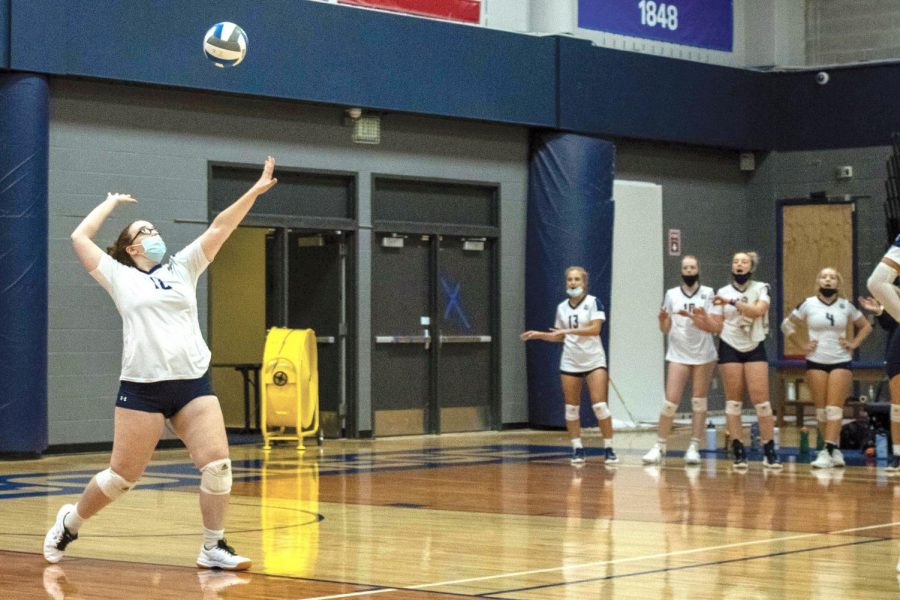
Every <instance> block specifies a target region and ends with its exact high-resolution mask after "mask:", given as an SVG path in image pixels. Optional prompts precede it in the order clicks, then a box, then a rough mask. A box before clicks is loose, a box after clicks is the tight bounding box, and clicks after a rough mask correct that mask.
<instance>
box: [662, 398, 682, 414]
mask: <svg viewBox="0 0 900 600" xmlns="http://www.w3.org/2000/svg"><path fill="white" fill-rule="evenodd" d="M676 410H678V405H677V404H675V403H673V402H669V401H668V400H663V405H662V410H661V411H659V412H660V414H661V415H663V416H664V417H674V416H675V411H676Z"/></svg>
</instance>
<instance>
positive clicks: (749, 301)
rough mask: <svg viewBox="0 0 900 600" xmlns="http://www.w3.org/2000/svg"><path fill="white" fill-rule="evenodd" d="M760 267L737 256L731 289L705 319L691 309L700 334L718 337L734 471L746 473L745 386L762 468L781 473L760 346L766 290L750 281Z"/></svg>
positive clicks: (747, 255) (722, 291)
mask: <svg viewBox="0 0 900 600" xmlns="http://www.w3.org/2000/svg"><path fill="white" fill-rule="evenodd" d="M758 264H759V257H758V256H757V254H756V252H738V253H736V254H735V255H734V256H733V257H732V259H731V277H732V281H731V283H730V284H728V285H726V286H724V287H721V288H719V290H718V291H717V292H716V295H715V297H714V298H713V303H714V304H715V306H714V307H713V309H712V311H711V312H709V313H706V311H705V310H703V309H696V308H695V309H694V313H695V318H696V319H697V320H698V321H697V322H698V323H702V324H703V325H702V326H703V328H704V329H707V330H710V331H713V332H716V333H718V334H719V373H720V374H721V376H722V384H723V386H724V388H725V420H726V422H727V424H728V433H729V434H730V435H731V439H732V442H731V448H732V452H733V453H734V468H735V469H737V470H744V469H746V468H747V453H746V450H745V449H744V444H743V442H741V405H742V403H743V397H744V387H745V384H746V388H747V393H748V395H749V396H750V401H751V402H752V403H753V406H754V408H755V409H756V417H757V421H758V422H759V430H760V437H761V440H762V442H763V454H764V456H763V467H765V468H767V469H781V468H782V464H781V460H780V459H779V458H778V454H777V453H776V452H775V440H774V437H775V417H774V416H773V414H772V404H771V403H770V402H769V363H768V359H767V358H766V348H765V345H764V344H763V341H764V340H765V339H766V335H767V334H768V329H769V325H768V315H769V304H770V301H771V300H770V297H769V285H768V284H767V283H763V282H761V281H753V279H752V278H753V272H754V271H756V267H757V265H758Z"/></svg>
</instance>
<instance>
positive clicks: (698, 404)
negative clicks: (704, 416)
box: [691, 398, 708, 412]
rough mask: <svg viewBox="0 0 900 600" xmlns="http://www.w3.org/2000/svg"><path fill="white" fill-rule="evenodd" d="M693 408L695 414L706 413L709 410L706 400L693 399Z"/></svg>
mask: <svg viewBox="0 0 900 600" xmlns="http://www.w3.org/2000/svg"><path fill="white" fill-rule="evenodd" d="M691 408H693V409H694V412H706V411H707V408H708V406H707V401H706V398H691Z"/></svg>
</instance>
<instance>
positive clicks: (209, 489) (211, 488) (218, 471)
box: [200, 458, 231, 496]
mask: <svg viewBox="0 0 900 600" xmlns="http://www.w3.org/2000/svg"><path fill="white" fill-rule="evenodd" d="M200 490H201V491H203V492H206V493H207V494H212V495H213V496H224V495H225V494H228V493H231V459H230V458H220V459H219V460H214V461H212V462H211V463H209V464H207V465H206V466H204V467H203V468H201V469H200Z"/></svg>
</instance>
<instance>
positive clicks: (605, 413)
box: [591, 402, 612, 421]
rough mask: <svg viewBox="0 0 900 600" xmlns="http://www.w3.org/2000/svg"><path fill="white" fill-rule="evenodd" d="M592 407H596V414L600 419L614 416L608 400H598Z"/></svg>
mask: <svg viewBox="0 0 900 600" xmlns="http://www.w3.org/2000/svg"><path fill="white" fill-rule="evenodd" d="M591 408H593V409H594V416H595V417H597V420H598V421H602V420H603V419H608V418H610V417H611V416H612V413H611V412H609V404H607V403H606V402H598V403H597V404H595V405H594V406H592V407H591Z"/></svg>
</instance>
